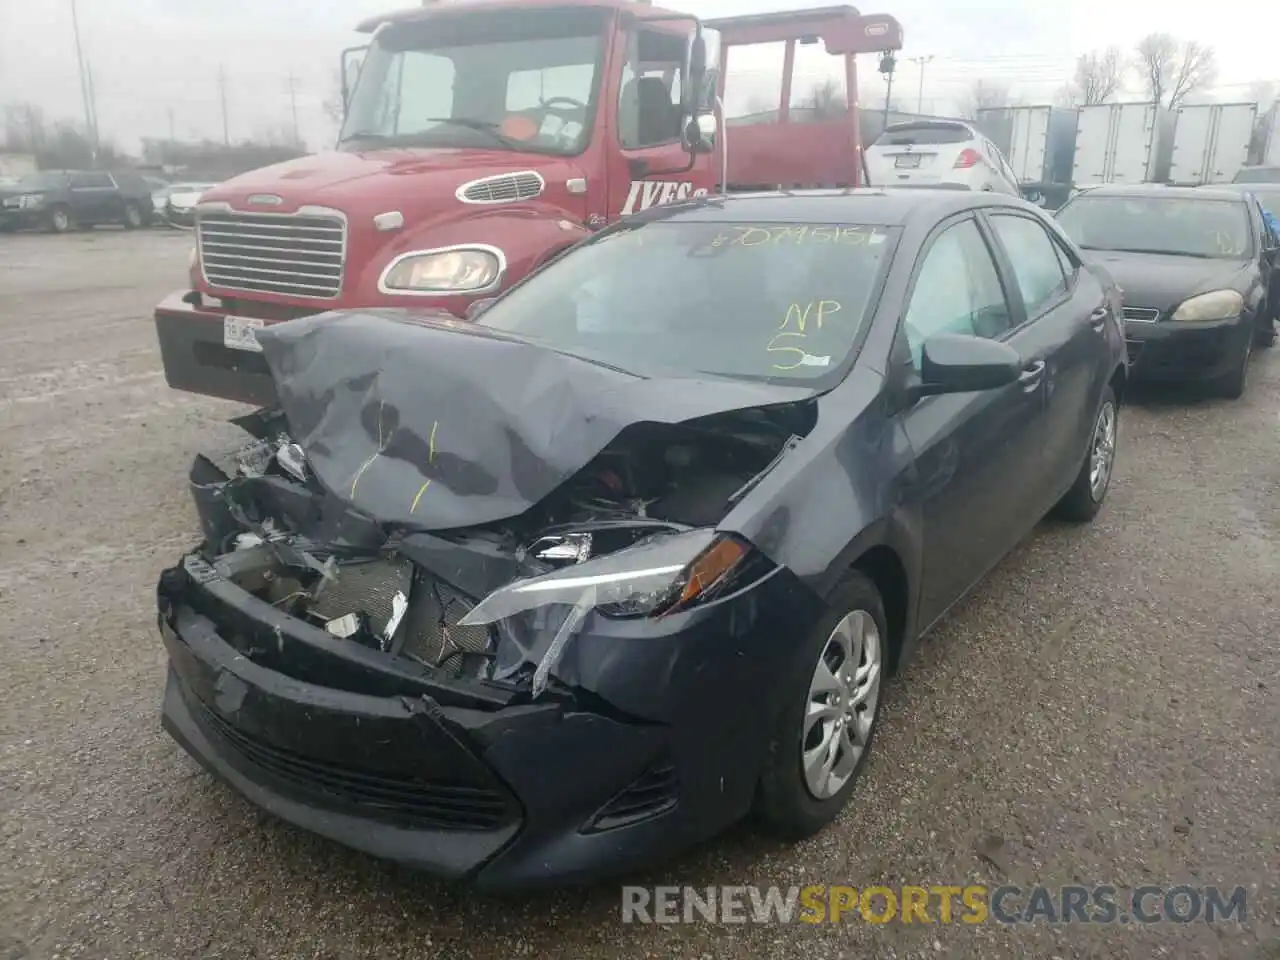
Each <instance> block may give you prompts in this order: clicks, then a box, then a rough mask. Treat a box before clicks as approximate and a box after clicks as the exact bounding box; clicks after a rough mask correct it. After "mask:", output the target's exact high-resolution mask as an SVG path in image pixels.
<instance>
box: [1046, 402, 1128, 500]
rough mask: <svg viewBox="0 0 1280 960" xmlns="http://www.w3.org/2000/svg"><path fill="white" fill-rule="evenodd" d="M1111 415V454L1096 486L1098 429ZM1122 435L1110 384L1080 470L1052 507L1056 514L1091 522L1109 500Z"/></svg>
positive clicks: (1096, 414)
mask: <svg viewBox="0 0 1280 960" xmlns="http://www.w3.org/2000/svg"><path fill="white" fill-rule="evenodd" d="M1108 411H1110V416H1111V417H1112V421H1111V423H1112V425H1111V454H1110V459H1109V462H1108V464H1107V466H1106V475H1105V477H1103V479H1102V483H1101V485H1100V486H1097V487H1095V485H1094V482H1093V480H1094V477H1093V467H1094V454H1095V452H1096V451H1097V445H1098V442H1099V433H1100V431H1102V430H1103V429H1104V423H1103V420H1104V418H1105V417H1106V416H1107V415H1108ZM1119 438H1120V404H1119V403H1117V402H1116V394H1115V391H1114V390H1113V389H1111V387H1110V386H1108V387H1107V389H1106V390H1104V391H1103V393H1102V402H1101V403H1100V404H1098V412H1097V413H1095V414H1094V415H1093V428H1092V429H1091V430H1090V431H1089V444H1088V446H1087V447H1086V448H1085V451H1084V457H1083V461H1082V463H1081V464H1080V471H1079V472H1078V473H1077V474H1076V478H1075V480H1074V481H1073V482H1072V484H1071V489H1070V490H1068V491H1067V492H1066V495H1065V496H1064V497H1063V498H1062V499H1061V500H1059V501H1058V503H1057V505H1056V506H1055V507H1054V508H1053V513H1054V515H1055V516H1057V517H1059V518H1061V519H1063V520H1070V521H1071V522H1072V523H1088V522H1089V521H1090V520H1092V519H1093V518H1094V517H1096V516H1097V515H1098V511H1099V510H1101V509H1102V504H1103V503H1104V502H1106V499H1107V491H1108V490H1110V489H1111V477H1112V474H1114V473H1115V462H1116V461H1115V454H1116V449H1117V447H1118V446H1119Z"/></svg>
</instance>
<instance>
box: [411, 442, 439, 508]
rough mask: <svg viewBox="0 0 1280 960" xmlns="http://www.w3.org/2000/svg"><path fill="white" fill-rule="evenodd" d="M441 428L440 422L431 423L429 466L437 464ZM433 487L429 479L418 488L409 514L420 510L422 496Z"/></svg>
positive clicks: (428, 444)
mask: <svg viewBox="0 0 1280 960" xmlns="http://www.w3.org/2000/svg"><path fill="white" fill-rule="evenodd" d="M439 426H440V421H439V420H434V421H432V423H431V439H430V440H429V441H428V443H427V466H430V465H431V464H433V463H435V459H436V429H437V428H438V427H439ZM429 486H431V478H430V477H427V482H426V483H424V484H423V485H422V486H420V487H419V488H418V494H417V496H415V497H414V498H413V505H412V506H410V507H409V512H410V513H413V512H414V511H415V510H417V509H418V501H419V500H421V499H422V495H423V494H424V493H426V492H427V487H429Z"/></svg>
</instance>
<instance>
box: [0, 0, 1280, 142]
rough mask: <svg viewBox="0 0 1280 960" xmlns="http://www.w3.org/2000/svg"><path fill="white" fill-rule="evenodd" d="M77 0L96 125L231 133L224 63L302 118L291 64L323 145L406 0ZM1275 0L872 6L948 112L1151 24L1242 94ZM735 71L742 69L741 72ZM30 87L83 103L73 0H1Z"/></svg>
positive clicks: (279, 122) (231, 90) (78, 114)
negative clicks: (337, 98) (981, 87)
mask: <svg viewBox="0 0 1280 960" xmlns="http://www.w3.org/2000/svg"><path fill="white" fill-rule="evenodd" d="M819 2H820V0H781V2H775V3H770V2H766V0H685V2H684V3H677V2H675V0H668V5H669V6H675V7H677V8H679V9H682V10H687V11H689V12H692V13H697V14H700V15H703V16H723V15H726V14H727V13H730V12H739V11H740V12H743V13H747V12H758V11H763V10H770V9H779V8H785V7H788V6H792V7H806V6H816V5H817V4H818V3H819ZM78 3H79V18H80V32H81V38H82V41H83V44H84V47H85V54H86V57H87V59H88V60H89V62H90V64H91V69H92V73H93V82H94V87H95V89H96V95H97V104H98V116H99V126H100V128H101V130H102V133H103V135H104V137H106V136H110V137H112V138H113V139H115V140H116V142H118V143H120V144H122V145H123V146H125V147H126V148H127V149H136V148H137V143H138V138H139V137H142V136H161V137H163V136H167V135H168V133H169V131H170V117H171V116H172V123H173V131H174V133H176V134H177V136H179V137H183V138H189V137H203V136H208V137H215V138H221V136H222V113H221V107H220V101H219V96H218V71H219V68H220V67H223V68H225V70H226V76H227V99H228V120H229V126H230V134H231V136H232V138H233V139H240V138H245V137H249V136H251V135H253V134H254V133H255V132H257V131H259V130H262V129H263V128H270V127H275V128H280V127H281V126H284V125H288V124H289V123H290V122H291V107H290V97H289V77H290V75H292V76H293V77H294V84H295V90H296V92H297V106H298V114H299V125H300V127H301V129H302V133H303V136H304V137H305V138H306V139H307V140H308V141H309V142H310V144H311V146H312V147H313V148H314V147H318V146H325V145H328V144H329V143H331V142H332V140H333V136H334V133H333V127H332V124H331V123H330V122H329V121H328V120H327V119H326V117H325V114H324V111H323V109H322V106H321V105H322V102H323V101H324V99H325V98H326V97H328V96H330V95H331V94H332V90H331V89H330V88H331V85H332V82H333V80H332V78H333V75H334V71H335V67H336V64H337V60H338V55H339V51H340V50H341V49H342V48H343V47H345V46H349V45H354V44H357V43H359V42H361V38H360V35H359V34H356V33H355V32H354V30H353V28H354V26H355V24H356V22H357V21H358V20H360V19H361V18H362V17H364V16H366V15H369V14H374V13H378V12H383V11H386V10H387V9H394V8H396V7H400V6H404V5H406V3H405V0H390V2H389V3H388V2H387V0H344V2H338V0H78ZM1264 7H1265V4H1264V5H1263V6H1258V5H1256V4H1249V5H1248V6H1246V4H1245V3H1244V2H1243V0H1219V2H1217V3H1215V4H1214V5H1213V6H1212V7H1211V8H1208V10H1206V8H1202V7H1199V6H1198V5H1192V4H1170V3H1168V2H1167V0H1159V2H1157V0H1124V2H1117V0H1074V2H1072V3H1039V4H1032V3H1027V2H1026V0H987V2H982V3H972V2H968V3H966V2H963V0H893V2H888V3H884V4H882V5H878V6H867V7H864V8H863V9H864V12H867V13H871V12H884V13H891V14H893V15H894V16H896V17H897V18H898V19H899V20H900V21H901V22H902V24H903V28H904V32H905V37H906V47H905V49H904V50H903V51H902V54H901V56H902V62H901V66H900V67H899V71H898V74H897V78H896V80H895V86H896V87H897V88H898V89H897V90H896V91H895V94H896V93H897V92H898V91H901V94H902V100H903V101H904V103H905V104H906V105H908V106H912V107H914V105H915V101H916V99H917V96H918V92H919V90H918V83H919V78H920V74H919V71H918V68H917V67H916V65H915V64H914V63H912V62H910V59H909V58H911V57H923V56H932V57H933V58H934V59H933V60H932V61H931V62H930V63H929V64H928V65H927V67H926V68H925V71H924V92H923V107H924V109H925V110H926V111H933V112H947V111H948V110H951V109H954V107H955V104H956V101H957V99H958V98H960V97H962V96H963V95H964V92H965V91H966V90H967V89H968V88H969V87H970V86H971V85H972V83H973V82H974V80H975V79H978V78H986V79H991V80H994V81H998V82H1005V83H1009V84H1012V86H1013V93H1014V94H1015V96H1017V97H1019V98H1020V99H1023V100H1027V101H1033V102H1034V101H1039V102H1049V100H1050V99H1051V98H1052V96H1053V93H1054V91H1055V90H1057V89H1058V88H1059V87H1060V86H1061V85H1062V84H1063V83H1064V82H1065V81H1066V80H1067V79H1068V78H1069V76H1070V74H1071V71H1072V65H1073V60H1074V57H1075V56H1076V55H1077V54H1079V53H1081V52H1083V51H1086V50H1089V49H1093V48H1098V47H1103V46H1106V45H1107V44H1111V43H1114V44H1118V45H1120V46H1122V47H1123V48H1125V50H1126V51H1128V50H1129V49H1131V48H1132V46H1133V44H1134V42H1136V40H1137V39H1138V38H1139V37H1141V36H1142V35H1143V34H1145V33H1148V32H1150V31H1152V30H1154V29H1159V30H1164V31H1167V32H1169V33H1172V34H1174V35H1176V36H1178V37H1179V38H1186V37H1194V38H1196V39H1199V40H1201V41H1202V42H1205V43H1208V44H1210V45H1212V46H1213V47H1214V48H1215V49H1216V51H1217V55H1218V62H1219V65H1220V70H1219V77H1218V86H1217V91H1216V93H1217V96H1218V98H1219V99H1234V98H1240V99H1243V98H1245V97H1246V95H1247V94H1248V92H1249V84H1250V82H1251V81H1256V80H1274V79H1280V66H1277V63H1278V62H1280V61H1278V60H1277V58H1276V55H1275V49H1276V47H1275V37H1274V36H1273V34H1274V31H1273V30H1271V29H1265V30H1260V29H1256V26H1257V23H1258V20H1257V10H1259V9H1263V8H1264ZM1250 8H1252V13H1251V12H1250ZM1207 12H1208V13H1209V15H1206V13H1207ZM1251 25H1252V26H1253V27H1254V28H1253V29H1251ZM805 52H806V54H809V53H810V52H811V51H808V50H806V51H805ZM812 52H813V53H815V54H816V51H812ZM770 63H771V61H770ZM754 66H755V67H756V69H757V72H756V73H755V74H753V76H752V78H751V79H750V80H749V81H748V82H750V83H751V84H752V85H760V84H763V83H766V77H768V76H769V75H770V73H771V71H770V70H769V68H768V66H767V65H765V63H764V62H758V63H757V64H755V65H754ZM798 69H799V70H803V71H804V72H806V73H809V74H813V73H814V72H815V71H817V70H819V69H821V68H820V66H818V65H816V64H815V63H814V62H813V61H811V60H810V59H808V58H806V59H805V60H804V61H802V62H801V63H800V64H799V65H798ZM860 69H861V70H862V76H863V78H864V82H863V84H862V90H861V100H862V101H863V102H864V103H868V104H872V105H878V104H879V103H880V102H882V100H883V95H884V93H883V87H882V86H881V85H880V84H879V78H878V77H877V76H876V75H875V73H874V69H875V68H874V62H868V63H867V64H865V65H863V66H862V67H861V68H860ZM735 79H737V77H736V76H735V74H733V73H731V74H730V77H729V82H730V85H732V83H733V81H734V80H735ZM732 92H733V91H732V89H730V90H729V91H727V93H728V94H729V95H731V94H732ZM1135 92H1136V86H1135ZM738 99H740V98H738ZM895 99H898V98H897V97H896V96H895ZM18 101H34V102H36V103H39V104H40V105H41V106H42V107H43V108H44V109H45V111H46V112H47V113H48V114H50V115H52V116H57V117H67V118H72V119H76V120H80V119H82V118H83V108H82V106H81V98H80V89H79V81H78V79H77V73H76V61H75V46H74V39H73V33H72V27H71V0H0V104H4V103H13V102H18Z"/></svg>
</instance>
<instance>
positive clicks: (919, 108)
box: [911, 54, 933, 113]
mask: <svg viewBox="0 0 1280 960" xmlns="http://www.w3.org/2000/svg"><path fill="white" fill-rule="evenodd" d="M932 59H933V54H929V56H927V57H912V58H911V62H912V63H914V64H915V65H916V66H917V67H919V68H920V89H919V92H918V93H917V94H916V113H923V112H924V68H925V66H926V65H927V64H928V63H929V62H930V61H931V60H932Z"/></svg>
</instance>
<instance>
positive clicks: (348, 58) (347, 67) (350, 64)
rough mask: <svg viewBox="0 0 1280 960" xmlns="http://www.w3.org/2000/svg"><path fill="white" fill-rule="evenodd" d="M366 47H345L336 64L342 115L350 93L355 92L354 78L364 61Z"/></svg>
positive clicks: (344, 112) (348, 104)
mask: <svg viewBox="0 0 1280 960" xmlns="http://www.w3.org/2000/svg"><path fill="white" fill-rule="evenodd" d="M368 49H369V48H368V47H367V46H363V47H347V49H345V50H343V51H342V58H341V60H340V61H339V64H338V73H339V76H340V78H341V80H342V112H343V114H344V115H345V114H346V112H347V108H348V107H350V106H351V94H352V93H354V92H355V89H356V80H357V79H358V78H359V76H360V67H361V66H362V65H363V63H364V55H365V53H366V52H367V51H368Z"/></svg>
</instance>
